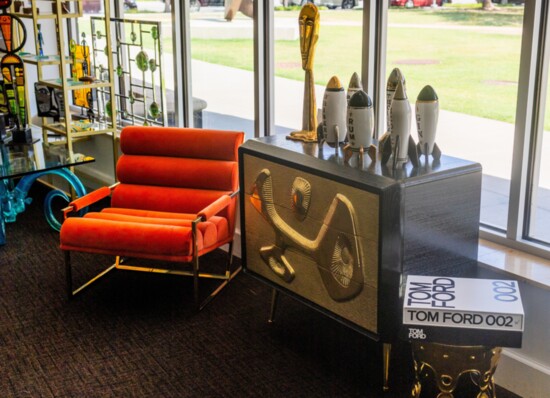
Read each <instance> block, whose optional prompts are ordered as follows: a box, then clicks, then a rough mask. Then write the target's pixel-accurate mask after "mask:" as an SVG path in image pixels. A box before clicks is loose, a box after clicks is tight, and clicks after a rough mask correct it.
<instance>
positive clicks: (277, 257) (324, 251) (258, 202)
mask: <svg viewBox="0 0 550 398" xmlns="http://www.w3.org/2000/svg"><path fill="white" fill-rule="evenodd" d="M250 202H251V204H252V205H253V206H254V208H255V209H256V210H257V211H258V212H259V213H260V214H261V215H262V216H263V217H264V219H265V220H266V221H267V222H268V223H269V224H270V225H271V226H272V228H273V230H274V232H275V242H274V244H273V245H270V246H264V247H261V248H260V256H261V258H262V260H263V261H264V263H265V264H267V266H268V267H269V268H270V269H271V271H273V272H274V273H275V274H276V275H277V276H278V277H279V278H281V279H282V280H283V281H285V282H287V283H291V282H292V281H293V280H294V278H295V277H296V274H295V271H294V268H293V267H292V265H291V264H290V262H289V261H288V259H287V257H286V256H285V251H286V250H287V249H288V248H292V249H295V250H298V251H300V252H302V253H304V254H306V255H307V256H309V257H310V258H311V259H313V260H314V261H315V263H316V264H317V268H318V271H319V273H320V275H321V279H322V281H323V284H324V286H325V288H326V290H327V292H328V294H329V295H330V297H331V298H332V299H333V300H335V301H348V300H351V299H352V298H354V297H356V296H357V295H358V294H359V293H360V292H361V290H362V289H363V279H364V276H363V265H362V263H363V261H362V257H361V246H360V240H359V236H358V234H357V229H356V224H357V223H356V215H355V210H354V208H353V205H352V203H351V202H350V201H349V199H348V198H347V197H345V196H344V195H342V194H336V196H335V197H334V199H333V200H332V202H331V204H330V206H329V209H328V210H327V212H326V214H325V217H324V219H323V223H322V226H321V228H320V230H319V232H318V234H317V237H316V238H315V239H308V238H307V237H305V236H303V235H302V234H300V233H299V232H298V231H296V230H295V229H293V228H292V227H291V226H290V225H289V224H287V223H286V222H285V220H283V218H282V217H281V216H280V215H279V213H278V212H277V209H276V208H275V204H274V200H273V181H272V177H271V172H270V171H269V170H268V169H263V170H261V171H260V173H259V174H258V176H257V177H256V180H255V182H254V184H253V186H252V189H251V193H250Z"/></svg>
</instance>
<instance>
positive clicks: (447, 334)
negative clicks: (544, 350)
mask: <svg viewBox="0 0 550 398" xmlns="http://www.w3.org/2000/svg"><path fill="white" fill-rule="evenodd" d="M523 325H524V313H523V305H522V302H521V296H520V292H519V286H518V283H517V281H514V280H492V279H471V278H451V277H437V276H417V275H409V276H408V277H407V284H406V290H405V295H404V297H403V324H402V328H401V337H402V338H403V339H406V340H411V341H426V342H432V343H442V344H450V345H485V346H494V347H497V346H499V347H515V348H519V347H521V340H522V335H523Z"/></svg>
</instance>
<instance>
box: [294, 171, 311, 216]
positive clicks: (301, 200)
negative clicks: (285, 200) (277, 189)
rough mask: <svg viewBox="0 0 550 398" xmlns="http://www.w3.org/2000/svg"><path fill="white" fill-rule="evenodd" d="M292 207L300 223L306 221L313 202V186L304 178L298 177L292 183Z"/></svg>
mask: <svg viewBox="0 0 550 398" xmlns="http://www.w3.org/2000/svg"><path fill="white" fill-rule="evenodd" d="M290 197H291V203H290V205H291V207H292V210H293V211H294V215H295V216H296V218H297V219H298V220H300V221H304V220H305V218H306V216H307V211H308V210H309V204H310V202H311V185H310V183H309V182H308V181H307V180H305V179H303V178H302V177H296V178H295V179H294V182H293V183H292V190H291V192H290Z"/></svg>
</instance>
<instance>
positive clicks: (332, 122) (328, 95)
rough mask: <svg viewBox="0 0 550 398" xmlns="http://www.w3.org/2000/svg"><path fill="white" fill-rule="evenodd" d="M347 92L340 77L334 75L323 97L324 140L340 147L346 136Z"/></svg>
mask: <svg viewBox="0 0 550 398" xmlns="http://www.w3.org/2000/svg"><path fill="white" fill-rule="evenodd" d="M346 109H347V100H346V92H345V91H344V87H342V83H340V79H338V77H336V76H332V78H331V79H330V80H329V82H328V84H327V87H326V89H325V95H324V97H323V108H322V115H323V140H324V141H326V142H327V144H329V145H330V146H331V147H336V148H337V147H338V144H339V143H340V142H343V141H344V140H345V138H346Z"/></svg>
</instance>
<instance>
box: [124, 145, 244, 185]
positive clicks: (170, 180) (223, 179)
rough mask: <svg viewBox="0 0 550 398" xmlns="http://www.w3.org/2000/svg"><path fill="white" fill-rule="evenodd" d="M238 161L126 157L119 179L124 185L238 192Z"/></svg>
mask: <svg viewBox="0 0 550 398" xmlns="http://www.w3.org/2000/svg"><path fill="white" fill-rule="evenodd" d="M238 173H239V171H238V167H237V163H236V162H229V161H219V160H207V159H206V160H205V159H191V158H174V157H161V156H143V155H126V154H124V155H122V156H121V157H120V158H119V159H118V162H117V166H116V174H117V179H118V181H120V182H121V183H122V184H138V185H156V186H165V187H182V188H194V189H212V190H216V191H229V192H231V191H234V190H235V189H236V186H235V182H236V181H237V180H238Z"/></svg>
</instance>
